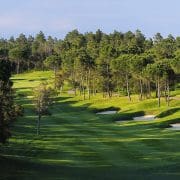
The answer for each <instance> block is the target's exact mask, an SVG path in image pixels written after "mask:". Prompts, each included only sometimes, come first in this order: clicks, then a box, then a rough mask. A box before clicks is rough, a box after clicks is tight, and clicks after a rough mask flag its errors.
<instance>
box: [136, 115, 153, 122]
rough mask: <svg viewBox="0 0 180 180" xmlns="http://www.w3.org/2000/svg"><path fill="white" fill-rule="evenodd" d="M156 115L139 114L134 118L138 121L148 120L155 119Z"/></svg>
mask: <svg viewBox="0 0 180 180" xmlns="http://www.w3.org/2000/svg"><path fill="white" fill-rule="evenodd" d="M155 117H156V116H155V115H146V116H139V117H134V118H133V120H137V121H148V120H154V119H155Z"/></svg>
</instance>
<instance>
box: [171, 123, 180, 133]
mask: <svg viewBox="0 0 180 180" xmlns="http://www.w3.org/2000/svg"><path fill="white" fill-rule="evenodd" d="M170 126H171V127H170V128H168V129H172V130H178V131H179V130H180V123H177V124H170Z"/></svg>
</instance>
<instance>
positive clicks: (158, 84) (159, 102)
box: [157, 77, 161, 107]
mask: <svg viewBox="0 0 180 180" xmlns="http://www.w3.org/2000/svg"><path fill="white" fill-rule="evenodd" d="M157 91H158V107H160V106H161V89H160V78H159V77H158V78H157Z"/></svg>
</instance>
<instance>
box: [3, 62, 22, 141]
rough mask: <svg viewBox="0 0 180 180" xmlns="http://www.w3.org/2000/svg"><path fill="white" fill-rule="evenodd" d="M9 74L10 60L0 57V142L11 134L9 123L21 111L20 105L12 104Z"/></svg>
mask: <svg viewBox="0 0 180 180" xmlns="http://www.w3.org/2000/svg"><path fill="white" fill-rule="evenodd" d="M10 76H11V64H10V62H9V61H8V60H2V59H0V143H5V142H6V140H7V139H8V138H9V137H10V136H11V133H10V125H11V124H12V122H14V121H15V119H16V117H17V116H18V115H20V114H21V112H22V110H21V108H20V106H17V105H16V106H15V104H14V101H13V91H12V82H11V81H10Z"/></svg>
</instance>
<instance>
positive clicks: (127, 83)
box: [126, 74, 131, 101]
mask: <svg viewBox="0 0 180 180" xmlns="http://www.w3.org/2000/svg"><path fill="white" fill-rule="evenodd" d="M126 88H127V95H128V98H129V101H131V95H130V91H129V79H128V75H127V74H126Z"/></svg>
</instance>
